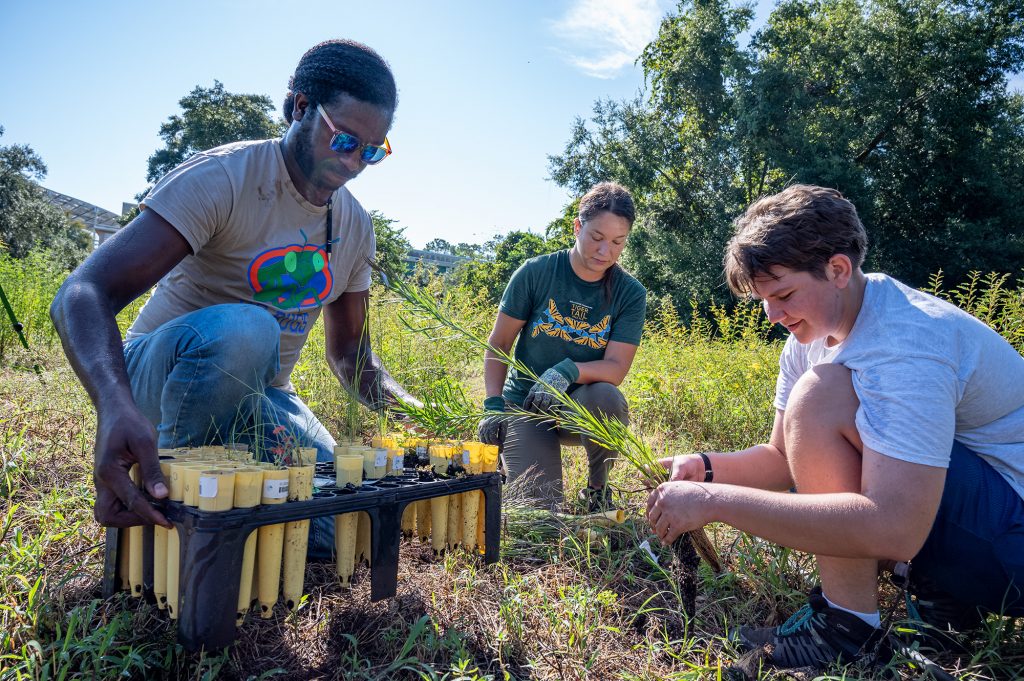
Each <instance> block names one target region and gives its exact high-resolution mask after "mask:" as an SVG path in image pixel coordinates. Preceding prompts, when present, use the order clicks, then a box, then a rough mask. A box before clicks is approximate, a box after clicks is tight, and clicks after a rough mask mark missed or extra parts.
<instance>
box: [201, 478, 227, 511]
mask: <svg viewBox="0 0 1024 681" xmlns="http://www.w3.org/2000/svg"><path fill="white" fill-rule="evenodd" d="M234 501H235V471H234V470H225V469H223V468H211V469H208V470H205V471H200V473H199V510H200V511H217V512H220V511H230V510H231V506H232V505H233V504H234Z"/></svg>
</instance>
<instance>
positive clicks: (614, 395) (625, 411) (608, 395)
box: [572, 383, 629, 423]
mask: <svg viewBox="0 0 1024 681" xmlns="http://www.w3.org/2000/svg"><path fill="white" fill-rule="evenodd" d="M572 397H573V399H575V400H576V401H577V402H579V403H580V405H581V406H583V407H584V408H585V409H586V410H587V411H589V412H591V413H595V414H596V413H601V414H605V415H606V416H610V417H613V418H616V419H618V420H620V421H622V422H624V423H628V422H629V404H628V403H627V402H626V396H625V395H623V394H622V391H621V390H619V389H618V388H617V387H616V386H614V385H612V384H611V383H590V384H588V385H585V386H582V387H581V388H579V389H578V390H576V392H575V393H574V394H573V395H572Z"/></svg>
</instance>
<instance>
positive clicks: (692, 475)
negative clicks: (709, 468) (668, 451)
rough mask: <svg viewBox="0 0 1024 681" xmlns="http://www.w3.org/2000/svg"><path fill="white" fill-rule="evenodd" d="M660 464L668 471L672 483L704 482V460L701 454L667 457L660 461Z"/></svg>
mask: <svg viewBox="0 0 1024 681" xmlns="http://www.w3.org/2000/svg"><path fill="white" fill-rule="evenodd" d="M659 463H660V464H661V465H662V466H664V467H665V468H666V470H668V472H669V476H668V479H669V480H670V481H679V480H689V481H690V482H704V459H702V458H700V455H699V454H681V455H678V456H673V457H666V458H664V459H660V460H659Z"/></svg>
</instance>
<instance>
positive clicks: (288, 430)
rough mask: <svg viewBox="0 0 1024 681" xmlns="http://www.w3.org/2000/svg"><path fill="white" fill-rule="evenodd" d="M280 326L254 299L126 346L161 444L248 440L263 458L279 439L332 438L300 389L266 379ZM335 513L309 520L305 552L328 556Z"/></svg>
mask: <svg viewBox="0 0 1024 681" xmlns="http://www.w3.org/2000/svg"><path fill="white" fill-rule="evenodd" d="M280 336H281V330H280V327H279V326H278V323H277V321H276V320H275V319H274V317H273V315H271V314H270V313H269V312H267V311H266V310H264V309H263V308H260V307H257V306H255V305H245V304H235V305H213V306H211V307H207V308H203V309H201V310H196V311H195V312H190V313H188V314H185V315H182V316H181V317H178V318H177V319H172V320H171V321H169V322H167V323H165V324H163V325H162V326H160V327H158V328H156V329H154V330H153V331H151V332H150V333H147V334H145V335H144V336H140V337H138V338H134V339H132V340H131V341H128V342H126V343H125V345H124V359H125V364H126V365H127V368H128V377H129V379H130V380H131V384H132V396H133V397H134V398H135V403H136V404H137V405H138V407H139V409H140V410H141V411H142V413H143V414H145V415H146V416H147V417H148V418H149V420H150V421H152V422H153V425H154V426H156V431H157V437H158V446H159V447H161V448H166V449H170V448H174V447H194V446H201V445H213V444H225V443H231V442H236V443H247V444H250V445H252V446H253V448H254V451H256V452H258V453H260V454H261V455H262V456H263V458H265V459H270V458H272V457H273V455H274V454H273V453H274V450H275V449H277V448H280V447H284V446H294V447H316V449H317V460H318V461H333V456H334V445H335V444H336V442H335V440H334V438H333V437H331V435H330V433H328V432H327V429H326V428H324V426H323V424H321V423H320V421H319V420H318V419H317V418H316V416H314V415H313V412H311V411H310V410H309V407H307V406H306V405H305V404H304V403H303V402H302V400H301V399H299V396H298V395H296V394H295V393H293V392H289V391H287V390H283V389H281V388H275V387H273V386H271V385H270V382H271V381H272V380H273V378H274V376H276V375H277V372H278V369H279V366H280V354H279V353H280V348H279V345H280ZM333 550H334V518H332V517H328V518H316V519H314V520H313V522H312V523H311V525H310V537H309V554H310V556H311V557H313V558H329V557H330V556H331V553H332V552H333Z"/></svg>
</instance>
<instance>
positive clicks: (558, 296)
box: [498, 250, 647, 405]
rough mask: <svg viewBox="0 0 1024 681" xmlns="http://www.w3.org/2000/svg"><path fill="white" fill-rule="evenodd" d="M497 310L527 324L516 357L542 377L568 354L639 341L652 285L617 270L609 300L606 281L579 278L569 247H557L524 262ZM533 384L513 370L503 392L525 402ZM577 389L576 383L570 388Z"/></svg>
mask: <svg viewBox="0 0 1024 681" xmlns="http://www.w3.org/2000/svg"><path fill="white" fill-rule="evenodd" d="M498 310H499V311H500V312H504V313H505V314H507V315H508V316H510V317H514V318H515V319H521V320H523V321H525V322H526V325H525V326H524V327H523V330H522V331H520V333H519V340H518V342H517V344H516V349H515V357H516V359H518V360H520V361H521V362H523V363H524V364H525V365H526V366H528V367H530V369H531V370H532V371H534V372H536V373H537V375H540V374H542V373H544V372H545V371H547V370H548V369H550V368H551V367H552V366H554V365H555V364H558V363H559V362H561V361H562V360H563V359H565V358H566V357H568V358H569V359H571V360H572V361H574V362H593V361H596V360H599V359H602V358H603V357H604V350H605V348H606V347H607V346H608V341H616V342H619V343H629V344H630V345H640V336H641V334H642V333H643V328H644V315H645V314H646V312H647V289H645V288H644V287H643V285H642V284H641V283H640V282H639V281H637V280H636V279H635V278H634V277H632V276H630V275H629V274H627V273H626V272H624V271H623V270H622V269H621V268H618V269H617V271H616V272H615V274H614V279H613V281H612V291H611V300H610V301H608V300H606V298H605V292H604V282H603V281H593V282H591V281H584V280H582V279H580V278H579V277H578V276H577V275H576V273H575V272H573V269H572V264H571V263H570V262H569V251H567V250H566V251H558V252H557V253H551V254H548V255H541V256H538V257H536V258H531V259H530V260H527V261H526V262H524V263H523V264H522V266H520V268H519V269H518V270H516V272H515V274H513V275H512V279H511V280H509V282H508V286H507V287H506V288H505V294H504V295H503V296H502V297H501V304H500V305H499V306H498ZM532 385H533V381H532V380H530V379H529V378H527V377H525V376H520V375H519V373H518V372H517V371H516V370H515V369H514V368H510V369H509V373H508V378H507V379H506V380H505V388H504V390H503V391H502V394H503V395H504V396H505V399H506V400H509V401H510V402H514V403H516V404H519V405H521V404H522V403H523V400H525V399H526V394H527V393H528V392H529V391H530V387H531V386H532ZM578 387H579V385H578V384H576V383H574V384H572V385H571V386H569V391H570V392H571V391H572V390H574V389H575V388H578Z"/></svg>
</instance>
